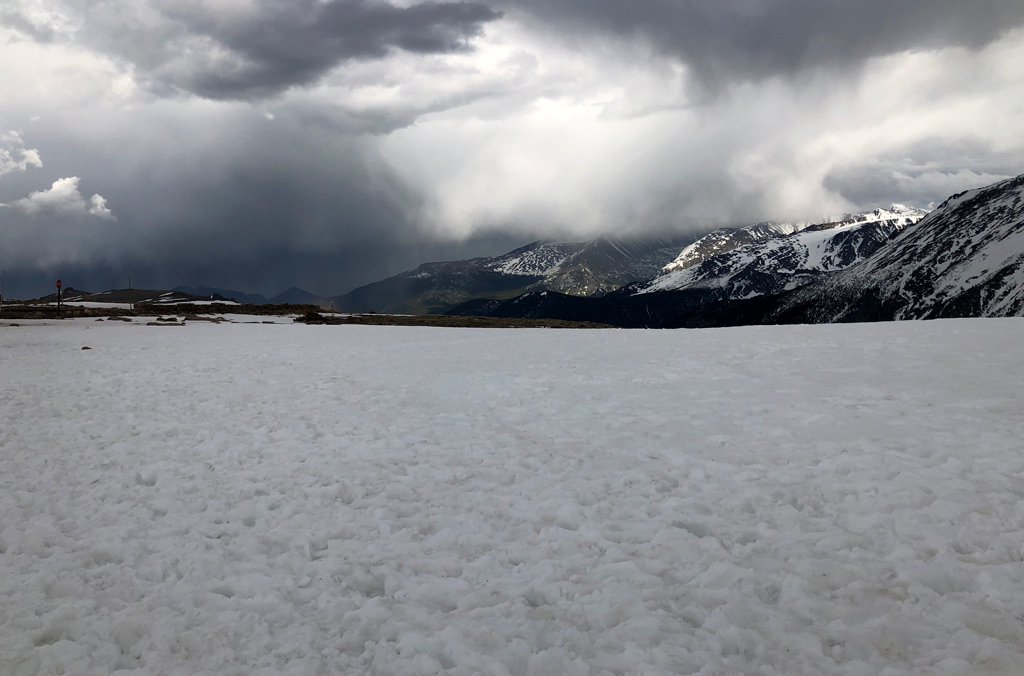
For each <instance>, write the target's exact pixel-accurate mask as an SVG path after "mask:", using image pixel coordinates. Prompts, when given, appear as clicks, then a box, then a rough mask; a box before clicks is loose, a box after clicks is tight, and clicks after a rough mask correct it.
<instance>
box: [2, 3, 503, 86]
mask: <svg viewBox="0 0 1024 676" xmlns="http://www.w3.org/2000/svg"><path fill="white" fill-rule="evenodd" d="M137 9H138V8H132V7H127V6H125V5H124V4H123V3H117V2H110V3H102V4H99V5H94V4H92V3H87V4H84V5H83V6H82V14H81V17H82V22H83V24H82V25H83V27H82V28H81V29H80V30H79V31H78V35H77V39H78V40H80V41H82V42H84V43H85V44H88V45H89V46H91V47H92V48H94V49H97V50H98V51H101V52H105V53H108V54H112V55H114V56H116V57H119V58H121V59H124V60H125V61H127V62H128V63H130V64H131V65H132V66H133V67H134V68H135V69H136V71H137V73H136V75H137V76H140V77H141V78H142V79H143V80H144V81H145V80H147V79H148V83H147V84H149V85H150V86H151V87H152V88H153V89H154V90H155V91H157V92H158V93H163V94H172V93H174V92H177V91H181V90H184V91H187V92H190V93H193V94H197V95H199V96H202V97H205V98H210V99H252V98H259V97H266V96H272V95H274V94H277V93H280V92H282V91H284V90H286V89H288V88H290V87H295V86H302V85H306V84H309V83H311V82H315V81H317V80H318V79H319V78H320V77H322V76H323V75H324V74H325V73H327V72H328V71H330V70H331V69H333V68H335V67H336V66H338V65H340V64H342V63H344V62H346V61H350V60H356V59H375V58H382V57H384V56H386V55H387V54H388V53H389V52H390V51H392V50H394V49H401V50H404V51H408V52H413V53H417V54H440V53H450V52H458V51H464V50H466V49H468V48H469V40H471V39H472V38H474V37H476V36H478V35H479V34H480V32H481V30H482V27H483V25H484V24H486V23H487V22H489V21H494V20H496V19H498V18H500V17H501V14H500V13H499V12H496V11H494V10H492V9H491V8H489V7H488V6H486V5H483V4H480V3H475V2H425V3H421V4H417V5H413V6H411V7H399V6H396V5H392V4H389V3H386V2H379V1H375V0H334V1H333V2H322V1H321V0H258V1H257V2H255V3H253V5H252V6H251V7H246V8H243V9H236V10H232V9H231V8H230V6H228V7H223V6H220V7H219V6H217V3H190V2H184V3H182V2H166V3H164V2H153V3H150V4H149V5H148V6H147V7H146V9H147V10H148V12H149V13H148V14H147V13H145V12H142V11H134V10H137ZM0 25H6V26H7V27H9V28H13V29H15V30H18V31H19V32H21V33H23V34H26V35H28V36H30V37H32V38H34V39H37V40H49V39H52V37H53V30H52V29H49V28H47V27H46V26H42V25H39V24H37V23H34V22H32V21H30V20H29V19H27V18H26V17H25V16H24V15H22V14H18V13H15V12H6V13H4V14H0Z"/></svg>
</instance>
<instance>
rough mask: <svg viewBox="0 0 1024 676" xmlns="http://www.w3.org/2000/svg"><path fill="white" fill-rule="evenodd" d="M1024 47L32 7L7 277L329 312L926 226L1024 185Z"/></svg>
mask: <svg viewBox="0 0 1024 676" xmlns="http://www.w3.org/2000/svg"><path fill="white" fill-rule="evenodd" d="M1022 24H1024V6H1022V5H1021V4H1020V3H1019V2H1011V1H1008V0H983V1H981V2H976V3H970V4H969V5H968V4H965V3H958V2H953V1H951V0H938V1H936V2H931V3H919V2H910V1H906V0H901V1H896V2H882V1H881V0H865V1H862V2H857V3H821V2H817V1H815V0H782V1H775V2H769V1H767V0H717V1H715V2H712V1H710V0H692V1H689V2H669V1H668V0H638V1H637V2H630V3H623V2H618V1H614V0H596V1H595V2H588V3H577V2H569V1H568V0H546V1H544V2H541V1H539V0H536V1H534V0H517V1H507V2H498V1H495V2H489V1H484V2H413V1H402V2H394V3H392V2H382V1H377V0H358V1H339V0H336V1H334V2H319V1H316V0H300V1H298V2H284V1H283V0H280V1H273V0H253V1H251V2H213V1H212V0H191V1H189V2H169V1H167V0H149V1H136V2H128V1H127V0H114V1H112V2H106V3H102V4H100V5H95V4H93V3H85V2H79V1H72V0H68V1H65V2H60V1H57V0H31V1H27V0H25V1H22V0H13V1H12V2H7V3H5V4H4V5H3V7H2V8H0V63H3V64H4V65H5V67H4V68H3V69H0V73H3V74H2V75H0V134H3V137H2V141H0V202H3V203H4V204H5V207H4V208H2V209H0V259H2V260H0V264H3V265H4V266H6V267H7V268H8V269H12V268H14V269H22V270H25V271H28V270H33V271H37V272H38V271H40V270H51V269H52V270H56V269H59V268H61V266H64V267H66V266H69V265H72V266H76V267H75V270H77V271H79V272H80V274H81V275H82V276H83V277H84V278H86V279H88V278H89V276H90V275H92V276H93V278H95V279H99V278H100V277H102V275H100V271H102V270H107V271H109V270H119V269H122V268H125V267H134V268H135V269H136V270H139V269H143V270H146V273H145V274H148V275H149V276H150V280H149V283H150V284H151V285H153V286H157V285H173V284H200V283H206V284H211V285H228V284H231V285H235V286H236V287H245V288H246V289H248V290H252V291H265V292H275V291H277V290H280V288H279V287H280V286H282V285H289V284H291V283H299V284H305V285H307V286H309V285H311V284H313V283H322V284H323V285H324V287H325V288H324V290H325V291H329V292H332V293H336V292H343V291H345V290H347V289H348V288H351V287H352V286H354V285H357V284H360V283H365V282H369V281H373V280H375V279H379V278H380V277H383V276H385V275H386V274H391V273H394V272H397V271H399V270H401V269H404V268H407V267H411V266H413V265H415V264H417V263H419V262H422V261H423V260H424V258H425V257H455V256H458V255H462V254H465V253H468V252H472V253H482V252H484V251H486V249H487V247H488V246H490V247H492V248H495V250H494V251H490V253H497V249H498V248H501V247H505V246H508V245H510V244H513V243H522V242H525V241H527V240H528V239H529V238H531V237H565V238H570V237H571V238H582V237H590V236H594V235H597V234H612V235H626V234H644V233H664V232H677V233H679V232H692V233H697V232H700V231H707V230H710V229H712V228H714V227H719V226H722V225H737V224H743V223H747V222H754V221H760V220H765V219H776V220H792V219H805V218H817V217H823V216H829V215H835V214H837V213H842V212H844V211H849V210H855V209H865V208H873V207H875V206H879V205H885V204H887V203H888V202H891V201H902V202H906V203H910V204H913V205H916V206H927V205H928V204H929V203H931V202H937V201H939V200H941V199H943V198H945V197H946V196H948V195H949V194H950V193H952V192H956V191H958V190H962V189H965V188H968V187H971V186H974V185H981V184H984V183H988V182H991V181H992V180H997V179H998V178H1001V177H1004V176H1007V175H1012V174H1018V173H1021V171H1022V170H1021V167H1020V166H1019V162H1020V160H1019V158H1020V157H1021V151H1022V150H1024V148H1022V146H1024V142H1022V140H1021V139H1024V122H1022V120H1024V115H1022V113H1024V75H1022V74H1021V73H1020V68H1019V63H1021V62H1022V61H1024V30H1022V28H1021V26H1022ZM43 159H45V161H46V164H45V165H44V164H43V162H42V160H43ZM86 190H88V192H86ZM90 194H91V195H92V196H91V197H86V195H90ZM115 215H116V218H115ZM446 254H447V256H446ZM137 274H142V273H137ZM314 278H315V279H314ZM80 285H81V284H80Z"/></svg>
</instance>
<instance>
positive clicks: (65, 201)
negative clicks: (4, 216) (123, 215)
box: [9, 176, 114, 220]
mask: <svg viewBox="0 0 1024 676" xmlns="http://www.w3.org/2000/svg"><path fill="white" fill-rule="evenodd" d="M79 180H81V179H79V177H78V176H69V177H67V178H60V179H57V180H56V181H54V182H53V185H52V186H51V187H50V189H49V190H38V191H35V192H33V193H31V194H29V196H28V197H23V198H22V199H20V200H15V201H14V202H11V204H10V205H9V206H11V207H14V208H15V209H17V210H19V211H21V212H22V213H24V214H26V215H28V216H41V215H46V214H53V215H57V216H83V215H85V214H91V215H93V216H96V217H99V218H104V219H108V220H114V214H113V213H111V211H110V209H108V208H107V200H106V199H104V198H103V197H102V196H100V195H93V196H92V197H91V198H90V200H89V203H88V204H86V201H85V198H84V197H82V193H80V192H79V191H78V182H79Z"/></svg>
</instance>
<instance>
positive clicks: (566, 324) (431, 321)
mask: <svg viewBox="0 0 1024 676" xmlns="http://www.w3.org/2000/svg"><path fill="white" fill-rule="evenodd" d="M295 321H296V322H301V323H303V324H332V325H337V324H368V325H371V326H441V327H453V328H455V327H457V328H482V329H484V328H487V329H612V328H615V327H613V326H609V325H608V324H596V323H594V322H571V321H563V320H560V319H521V318H508V319H506V318H501V317H472V316H470V317H459V316H453V315H378V314H330V313H320V312H307V313H306V314H303V315H302V316H300V317H296V319H295Z"/></svg>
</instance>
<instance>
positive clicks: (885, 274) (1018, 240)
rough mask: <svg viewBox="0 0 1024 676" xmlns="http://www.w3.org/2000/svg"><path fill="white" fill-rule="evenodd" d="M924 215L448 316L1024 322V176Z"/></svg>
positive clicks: (692, 323)
mask: <svg viewBox="0 0 1024 676" xmlns="http://www.w3.org/2000/svg"><path fill="white" fill-rule="evenodd" d="M919 216H920V212H916V211H915V210H911V209H907V208H903V207H899V205H894V207H893V208H890V209H886V210H876V211H874V212H871V213H870V214H864V215H862V216H860V217H856V218H852V219H846V220H845V221H843V222H840V223H835V224H822V225H819V226H810V227H806V228H801V229H799V230H796V231H794V232H792V233H788V234H779V235H777V236H774V237H768V238H765V239H762V240H761V241H757V242H751V243H747V244H745V245H741V246H738V247H734V248H733V249H730V250H729V251H725V252H719V253H717V254H713V255H710V256H708V257H706V258H703V259H701V260H698V259H699V258H700V257H699V256H694V257H691V259H692V262H689V264H686V265H675V266H673V267H668V268H667V269H666V270H664V271H663V272H662V273H661V274H660V275H659V276H657V277H655V278H654V279H652V280H650V281H648V282H643V283H639V284H634V285H631V286H628V287H626V288H624V289H622V290H620V291H618V292H615V293H611V294H608V295H605V296H604V297H602V298H590V299H579V298H572V297H569V296H564V295H559V294H552V293H548V294H537V293H533V294H525V295H522V296H520V297H517V298H514V299H511V300H506V301H496V300H489V301H488V300H477V301H474V302H471V303H467V304H465V305H463V306H460V307H458V308H455V309H454V310H453V312H457V313H460V314H473V313H476V314H488V315H491V316H502V317H535V318H539V317H550V318H560V319H576V320H586V321H593V322H601V323H608V324H614V325H617V326H631V327H632V326H635V327H701V326H733V325H739V324H783V323H826V322H849V321H885V320H894V319H931V318H938V317H996V316H1022V315H1024V176H1020V177H1017V178H1015V179H1010V180H1006V181H1002V182H1000V183H997V184H994V185H991V186H988V187H986V188H979V189H976V190H971V191H968V192H965V193H961V194H959V195H955V196H953V197H951V198H950V199H948V200H947V201H946V202H944V203H943V204H942V205H941V206H940V207H939V208H938V209H936V210H935V211H933V212H931V213H930V214H928V215H927V216H925V217H924V218H921V219H920V220H917V219H918V217H919ZM914 221H916V222H914ZM712 234H713V235H715V233H712ZM716 236H717V235H716ZM708 249H709V250H710V249H711V247H708ZM692 250H693V249H691V251H692ZM680 258H683V256H680ZM687 262H688V261H683V263H687Z"/></svg>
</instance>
